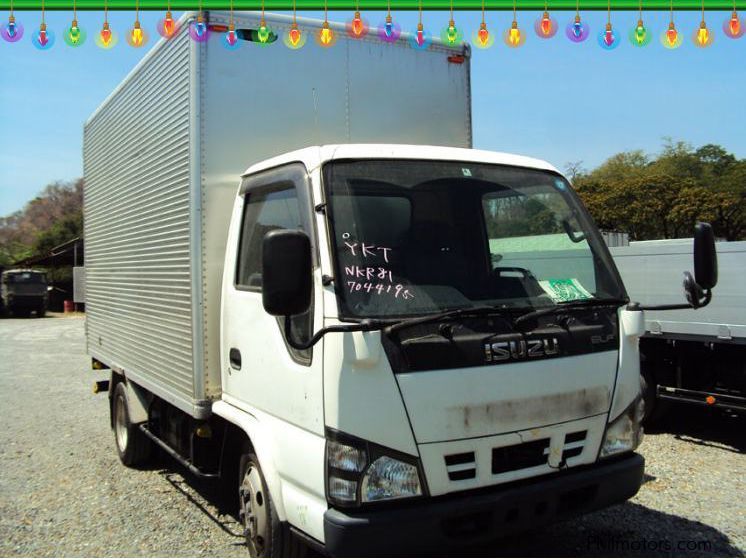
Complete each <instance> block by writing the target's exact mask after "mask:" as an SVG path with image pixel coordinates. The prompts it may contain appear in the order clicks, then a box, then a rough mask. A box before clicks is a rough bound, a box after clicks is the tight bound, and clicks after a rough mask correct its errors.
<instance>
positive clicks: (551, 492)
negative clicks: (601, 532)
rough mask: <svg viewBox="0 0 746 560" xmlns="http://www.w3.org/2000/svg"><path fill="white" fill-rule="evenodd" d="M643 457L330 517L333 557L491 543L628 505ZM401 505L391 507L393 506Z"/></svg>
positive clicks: (329, 543)
mask: <svg viewBox="0 0 746 560" xmlns="http://www.w3.org/2000/svg"><path fill="white" fill-rule="evenodd" d="M644 468H645V460H644V459H643V458H642V456H640V455H637V454H634V453H632V454H629V455H626V456H624V457H622V458H619V459H613V460H612V459H610V460H605V461H602V462H600V463H596V464H594V465H589V466H587V467H578V468H575V469H572V470H568V471H564V472H561V473H557V474H551V475H548V476H545V477H541V478H538V479H530V480H524V481H521V482H520V483H516V484H508V485H505V484H502V485H500V486H498V487H490V488H486V489H482V490H480V491H478V492H476V491H472V492H469V493H462V494H458V495H455V496H443V497H440V498H433V499H431V500H428V501H420V502H418V503H416V504H409V505H402V506H400V507H396V506H394V507H390V508H386V509H379V510H377V511H367V512H355V513H344V512H341V511H337V510H335V509H329V510H327V512H326V513H325V514H324V535H325V540H326V544H325V550H326V552H327V553H328V554H331V555H334V556H391V555H396V554H401V553H402V552H406V551H413V550H418V551H424V550H428V549H443V548H450V547H455V546H465V545H473V544H479V543H483V542H489V541H490V540H493V539H495V538H496V537H499V536H502V535H506V534H509V533H513V532H517V531H521V530H524V529H527V528H535V527H537V526H540V525H546V524H548V523H551V522H554V521H558V520H561V519H565V518H568V517H573V516H576V515H580V514H583V513H587V512H589V511H594V510H598V509H601V508H604V507H607V506H610V505H612V504H616V503H619V502H623V501H624V500H626V499H628V498H631V497H632V496H634V495H635V494H636V493H637V491H638V490H639V488H640V485H641V484H642V479H643V473H644ZM393 505H394V504H392V506H393Z"/></svg>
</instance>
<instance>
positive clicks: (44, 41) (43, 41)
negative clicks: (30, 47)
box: [31, 21, 54, 51]
mask: <svg viewBox="0 0 746 560" xmlns="http://www.w3.org/2000/svg"><path fill="white" fill-rule="evenodd" d="M31 42H32V43H33V44H34V46H35V47H36V48H37V49H39V50H42V51H46V50H49V49H51V48H52V46H54V32H53V31H51V30H49V29H47V24H46V23H44V22H43V21H42V22H41V25H40V26H39V31H37V32H36V33H34V35H33V36H32V37H31Z"/></svg>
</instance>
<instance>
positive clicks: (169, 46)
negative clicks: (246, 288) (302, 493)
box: [83, 30, 204, 411]
mask: <svg viewBox="0 0 746 560" xmlns="http://www.w3.org/2000/svg"><path fill="white" fill-rule="evenodd" d="M191 49H192V45H191V42H190V41H189V38H188V34H187V33H186V32H185V30H182V32H181V33H180V35H179V36H177V37H176V38H174V39H172V40H171V41H169V42H161V43H160V44H159V45H157V46H156V47H155V48H154V49H153V51H152V52H151V53H149V54H148V55H147V56H146V57H145V58H144V59H143V61H142V62H141V63H140V64H139V65H138V67H137V68H136V69H135V70H133V72H132V73H131V74H130V76H129V77H128V78H127V79H126V80H125V81H124V82H123V83H122V85H120V86H119V88H117V90H116V91H115V92H114V93H113V94H112V95H111V96H110V97H109V98H108V99H107V100H106V101H105V102H104V104H103V105H102V106H101V107H100V108H99V109H98V110H97V111H96V113H94V115H93V116H92V117H91V118H90V119H89V121H88V122H87V123H86V125H85V130H84V147H83V155H84V172H85V191H84V196H85V205H84V207H85V210H84V211H85V238H86V292H87V293H86V310H87V332H88V350H89V352H90V353H91V354H92V355H93V356H95V357H97V358H99V359H101V360H102V361H104V362H105V363H107V364H109V365H112V366H115V367H119V368H122V369H124V370H125V373H126V374H127V375H128V376H129V377H132V378H133V379H135V380H136V381H138V382H140V383H141V384H142V385H143V386H145V387H147V388H150V389H151V390H153V391H155V392H157V393H158V394H160V395H161V396H163V397H164V398H166V399H167V400H170V401H171V402H173V403H174V404H176V405H178V406H180V407H181V408H184V409H185V410H189V411H194V404H195V403H197V402H198V401H200V399H202V398H203V393H204V388H203V387H200V386H198V385H197V384H195V382H194V378H195V371H194V367H193V358H194V355H193V339H194V337H193V328H194V326H193V322H192V319H193V315H194V313H193V300H192V293H193V287H192V277H193V275H192V260H191V258H190V254H191V249H192V247H191V244H192V229H193V228H192V225H193V218H192V186H193V185H192V181H191V177H192V175H191V172H192V169H191V168H190V146H191V141H192V140H193V139H192V138H190V130H191V129H190V123H191V122H192V121H191V120H190V97H191V96H190V87H191V85H192V82H191V79H192V78H191V74H192V72H191V71H190V50H191Z"/></svg>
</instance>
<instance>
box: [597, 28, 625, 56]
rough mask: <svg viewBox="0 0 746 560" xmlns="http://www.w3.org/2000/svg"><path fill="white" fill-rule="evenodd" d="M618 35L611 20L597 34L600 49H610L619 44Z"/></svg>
mask: <svg viewBox="0 0 746 560" xmlns="http://www.w3.org/2000/svg"><path fill="white" fill-rule="evenodd" d="M619 43H620V41H619V35H617V33H616V32H615V31H614V29H613V28H612V26H611V22H609V23H607V24H606V27H605V28H604V30H603V31H602V32H601V33H599V34H598V44H599V45H600V46H601V48H602V49H604V50H607V51H611V50H614V49H615V48H617V47H618V46H619Z"/></svg>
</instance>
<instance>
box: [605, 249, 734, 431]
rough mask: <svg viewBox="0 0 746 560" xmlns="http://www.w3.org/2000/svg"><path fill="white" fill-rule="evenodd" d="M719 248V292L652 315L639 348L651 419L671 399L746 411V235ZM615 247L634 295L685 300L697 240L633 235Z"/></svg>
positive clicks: (662, 300) (667, 300) (614, 253)
mask: <svg viewBox="0 0 746 560" xmlns="http://www.w3.org/2000/svg"><path fill="white" fill-rule="evenodd" d="M716 246H717V253H718V277H719V278H718V291H717V297H716V298H714V299H713V301H712V303H710V305H708V306H707V307H704V308H702V309H698V310H696V311H692V310H653V311H648V312H647V313H646V315H645V331H646V334H645V336H643V337H642V339H641V341H640V353H641V355H642V358H643V359H642V364H641V368H642V375H643V379H644V383H643V386H644V389H645V390H644V401H645V408H646V412H645V414H646V417H647V418H650V419H654V418H660V417H661V416H662V415H663V413H664V411H665V410H666V406H665V405H666V404H668V403H672V402H676V403H683V404H691V405H698V406H706V407H711V408H718V409H723V410H726V411H731V412H734V413H738V414H743V413H744V412H746V288H745V287H744V279H745V278H746V241H738V242H730V243H726V242H720V243H717V245H716ZM610 250H611V254H612V256H613V257H614V261H615V262H616V266H617V268H618V269H619V272H620V274H621V275H622V279H623V280H624V285H625V286H626V287H627V292H628V293H629V295H630V297H631V298H632V299H634V300H635V301H639V302H640V303H642V304H646V303H652V302H660V303H673V302H675V301H677V300H678V299H679V298H680V294H679V290H677V289H675V288H676V281H677V280H678V279H680V277H681V273H682V271H684V270H686V269H687V268H688V266H689V263H691V261H692V240H691V239H661V240H654V241H633V242H631V243H629V245H628V246H620V247H611V249H610ZM651 278H654V279H655V281H651Z"/></svg>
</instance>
